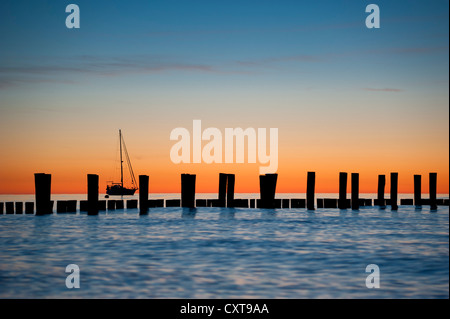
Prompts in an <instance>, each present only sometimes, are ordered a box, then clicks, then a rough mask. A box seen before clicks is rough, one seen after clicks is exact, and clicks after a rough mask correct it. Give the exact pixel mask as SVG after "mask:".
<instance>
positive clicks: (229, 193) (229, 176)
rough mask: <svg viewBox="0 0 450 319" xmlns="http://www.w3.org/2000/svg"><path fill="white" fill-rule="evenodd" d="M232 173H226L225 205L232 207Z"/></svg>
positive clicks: (233, 179) (233, 177) (233, 178)
mask: <svg viewBox="0 0 450 319" xmlns="http://www.w3.org/2000/svg"><path fill="white" fill-rule="evenodd" d="M234 182H235V176H234V174H227V207H234Z"/></svg>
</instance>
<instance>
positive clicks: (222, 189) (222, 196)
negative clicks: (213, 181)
mask: <svg viewBox="0 0 450 319" xmlns="http://www.w3.org/2000/svg"><path fill="white" fill-rule="evenodd" d="M227 179H228V175H227V174H224V173H219V199H218V202H217V205H218V207H225V205H226V198H227Z"/></svg>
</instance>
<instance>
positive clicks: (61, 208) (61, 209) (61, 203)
mask: <svg viewBox="0 0 450 319" xmlns="http://www.w3.org/2000/svg"><path fill="white" fill-rule="evenodd" d="M56 212H57V213H65V212H66V201H65V200H58V201H56Z"/></svg>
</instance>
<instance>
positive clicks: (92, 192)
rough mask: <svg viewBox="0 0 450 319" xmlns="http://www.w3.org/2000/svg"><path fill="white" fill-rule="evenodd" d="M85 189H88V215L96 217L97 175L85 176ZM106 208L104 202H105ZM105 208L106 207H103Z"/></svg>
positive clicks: (97, 208) (97, 207)
mask: <svg viewBox="0 0 450 319" xmlns="http://www.w3.org/2000/svg"><path fill="white" fill-rule="evenodd" d="M87 187H88V194H87V197H88V199H87V200H88V215H98V211H99V200H98V175H96V174H88V175H87ZM105 206H106V202H105ZM105 208H106V207H105Z"/></svg>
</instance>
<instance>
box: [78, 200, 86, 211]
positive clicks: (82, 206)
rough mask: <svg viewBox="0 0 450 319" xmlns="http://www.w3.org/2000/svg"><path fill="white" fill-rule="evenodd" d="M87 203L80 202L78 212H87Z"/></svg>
mask: <svg viewBox="0 0 450 319" xmlns="http://www.w3.org/2000/svg"><path fill="white" fill-rule="evenodd" d="M87 210H88V202H87V200H80V212H87Z"/></svg>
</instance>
